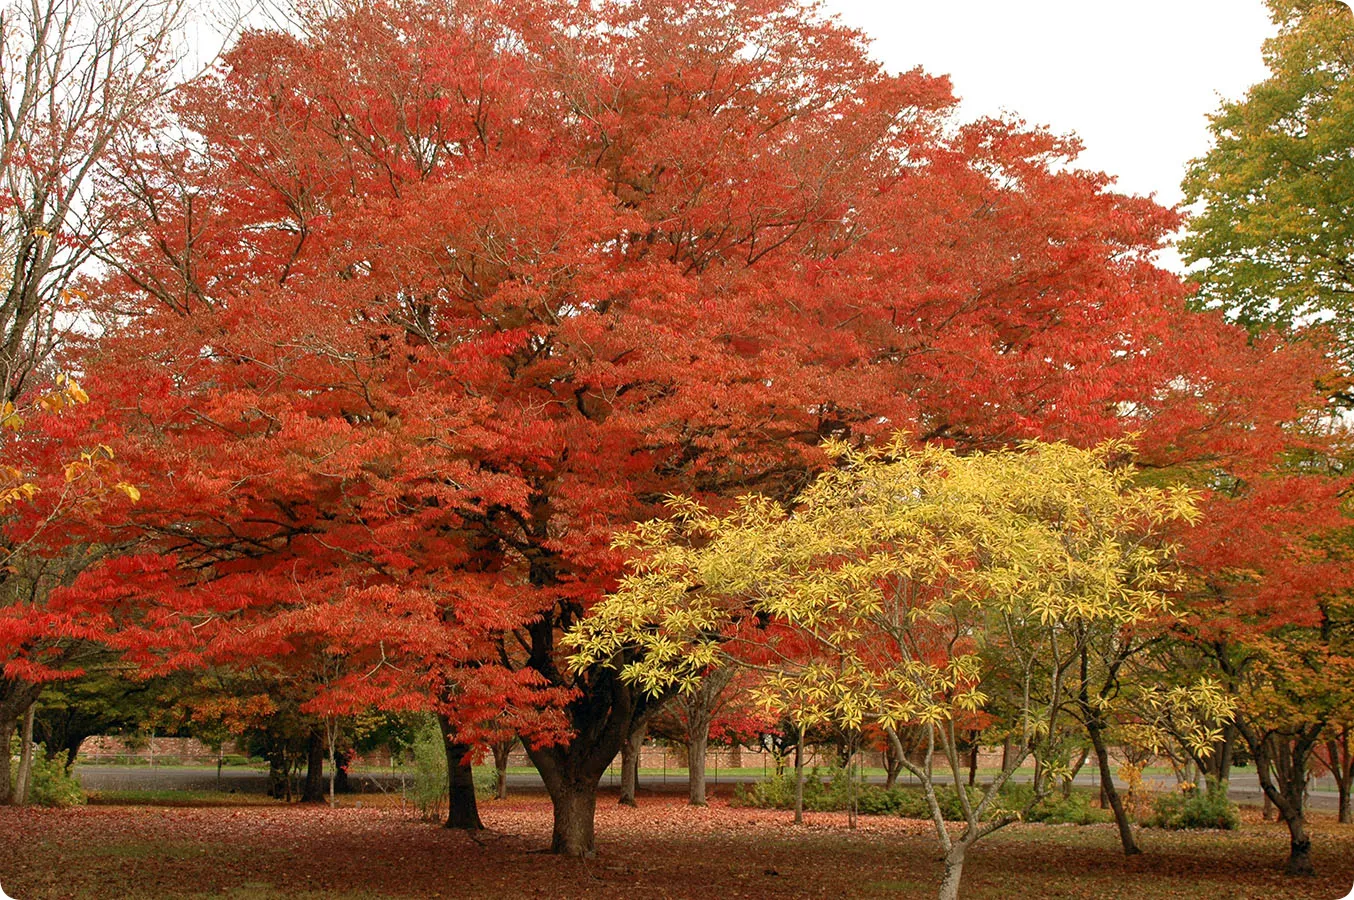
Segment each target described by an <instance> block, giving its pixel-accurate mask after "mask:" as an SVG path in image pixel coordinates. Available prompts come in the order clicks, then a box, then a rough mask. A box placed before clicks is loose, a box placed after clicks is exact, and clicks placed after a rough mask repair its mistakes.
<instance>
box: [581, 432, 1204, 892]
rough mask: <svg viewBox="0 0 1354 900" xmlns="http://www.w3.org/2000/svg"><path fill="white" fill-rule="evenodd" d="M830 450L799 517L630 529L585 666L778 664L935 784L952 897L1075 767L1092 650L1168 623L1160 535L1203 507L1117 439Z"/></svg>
mask: <svg viewBox="0 0 1354 900" xmlns="http://www.w3.org/2000/svg"><path fill="white" fill-rule="evenodd" d="M828 450H829V452H830V453H831V455H832V456H833V457H834V458H835V460H836V462H837V465H836V466H835V467H834V468H833V469H832V470H831V471H829V472H827V473H825V474H823V475H821V476H820V477H819V478H818V479H817V480H816V481H814V482H813V483H812V484H811V485H810V486H809V487H808V488H807V489H805V491H804V492H803V493H802V495H801V496H800V498H799V502H798V504H797V505H796V506H795V507H794V508H793V509H785V508H783V507H781V506H779V505H778V504H776V503H773V502H771V501H769V500H767V499H764V498H761V497H756V496H752V497H747V498H744V499H743V500H741V501H740V502H739V504H738V505H737V506H736V507H735V508H734V509H733V510H732V511H730V512H729V513H727V514H726V515H722V516H720V515H715V514H712V513H711V512H709V511H707V510H706V509H704V508H703V507H701V506H700V505H699V504H697V503H694V502H692V501H690V500H685V499H681V498H675V497H674V498H671V499H670V501H669V504H668V505H669V508H670V510H671V513H672V515H671V517H670V518H668V519H666V520H661V521H651V522H648V523H645V524H643V525H640V526H638V527H637V528H635V529H634V530H633V531H631V532H629V533H627V534H626V535H625V536H623V537H622V538H621V539H620V541H619V543H620V545H621V546H623V547H626V548H628V549H629V550H631V551H632V552H633V563H632V571H631V574H629V575H628V576H627V577H626V578H625V579H624V580H623V581H622V582H621V584H620V585H619V586H618V589H617V590H616V591H615V592H614V593H613V594H612V595H611V596H610V597H609V598H608V599H607V600H606V601H605V602H604V603H602V604H600V605H599V606H598V607H597V608H596V609H595V611H594V612H593V613H592V614H591V616H590V617H589V618H588V619H587V620H585V622H584V623H583V624H582V626H581V627H579V628H578V629H576V630H575V631H574V632H573V633H572V634H571V635H570V638H569V640H570V642H571V644H572V647H573V652H574V654H575V655H574V657H573V663H574V664H575V665H576V666H579V667H583V666H586V665H589V664H593V663H596V662H598V661H606V660H609V659H614V660H620V659H621V658H622V651H627V652H626V654H625V658H629V659H631V660H633V661H631V662H629V663H626V664H625V665H624V666H623V667H622V669H621V674H622V677H623V678H624V679H626V680H628V681H630V682H632V683H635V684H638V685H641V686H643V688H644V689H645V690H647V691H649V692H651V693H654V694H661V693H667V692H671V691H674V690H677V691H690V690H693V689H694V688H695V686H696V685H697V684H698V683H699V681H700V679H701V677H702V676H703V675H704V673H705V672H707V671H708V670H709V669H710V668H711V667H712V666H715V665H716V664H718V663H721V662H725V661H727V660H728V659H730V658H733V659H736V660H738V661H739V662H741V663H742V664H745V665H754V666H760V667H763V668H764V669H766V670H767V671H768V677H767V680H766V685H767V686H766V688H765V689H764V690H763V691H762V692H761V698H762V700H763V702H765V703H766V704H767V705H768V706H770V707H772V708H773V709H777V710H783V711H792V712H793V713H794V715H795V716H796V717H797V718H798V719H801V720H807V719H815V718H816V719H821V720H826V721H831V722H832V723H834V724H836V725H838V726H841V727H843V728H847V729H858V728H860V727H861V726H863V725H874V726H877V727H879V728H881V729H882V730H883V731H884V732H885V733H886V734H887V735H888V736H889V739H890V741H891V742H892V743H893V744H894V750H895V752H896V753H897V755H898V757H899V758H900V759H902V760H903V764H904V765H905V766H906V767H907V769H908V770H909V771H910V772H911V773H912V774H913V775H914V776H916V778H917V779H918V780H919V781H920V783H921V785H922V786H923V789H924V791H925V794H926V798H927V802H928V806H929V808H930V811H931V817H932V819H933V820H934V824H935V832H936V836H937V839H938V840H939V842H940V845H941V847H942V849H943V851H944V853H945V872H944V875H943V878H942V883H941V888H940V896H941V898H942V900H944V898H954V897H957V896H958V889H959V883H960V877H961V874H962V871H963V865H964V859H965V854H966V852H967V851H968V849H969V848H970V847H971V846H972V845H973V844H974V843H975V842H976V841H978V840H979V839H980V838H982V837H983V836H985V835H987V834H990V833H991V832H993V831H995V830H997V829H998V828H1001V827H1003V826H1004V825H1007V824H1009V823H1011V822H1014V821H1017V820H1019V819H1020V817H1021V816H1022V815H1023V814H1024V813H1025V812H1027V811H1028V809H1029V808H1030V807H1032V806H1033V804H1035V803H1037V802H1038V801H1039V800H1040V799H1042V797H1043V796H1044V794H1045V793H1046V792H1047V791H1048V789H1049V787H1050V785H1051V784H1052V783H1053V781H1054V779H1056V778H1057V777H1059V776H1060V775H1061V774H1062V770H1063V769H1065V768H1066V766H1067V763H1066V757H1065V756H1064V755H1063V754H1062V752H1061V749H1060V748H1058V747H1057V746H1056V744H1057V743H1058V742H1059V737H1058V736H1059V733H1060V731H1062V729H1063V728H1064V725H1065V723H1064V721H1063V720H1064V718H1065V717H1067V716H1069V715H1070V713H1071V711H1072V710H1073V708H1074V707H1075V703H1076V697H1075V696H1073V695H1072V694H1071V692H1070V690H1069V687H1070V685H1071V682H1072V679H1071V677H1070V675H1071V672H1072V669H1073V667H1076V666H1079V665H1080V662H1081V660H1082V659H1083V651H1085V650H1086V649H1087V648H1088V646H1089V645H1090V644H1092V643H1093V642H1096V641H1100V640H1105V639H1106V636H1112V635H1114V634H1116V633H1119V632H1121V631H1122V630H1123V629H1126V628H1132V627H1134V626H1135V625H1137V624H1138V623H1141V622H1144V621H1148V620H1151V621H1154V622H1161V621H1163V620H1166V621H1168V620H1169V618H1170V616H1171V609H1170V605H1169V603H1168V600H1167V599H1166V593H1167V592H1168V591H1169V590H1170V589H1171V588H1173V587H1174V586H1175V585H1176V584H1177V581H1178V575H1177V573H1176V571H1175V567H1174V565H1173V559H1172V547H1171V546H1170V545H1169V543H1167V542H1166V541H1165V540H1164V539H1163V534H1164V531H1165V528H1166V526H1167V524H1168V523H1170V522H1172V521H1173V520H1185V521H1187V522H1192V521H1193V520H1194V519H1195V518H1196V517H1197V513H1196V510H1195V505H1194V498H1193V496H1192V495H1191V494H1190V493H1189V492H1188V491H1186V490H1183V489H1176V488H1155V487H1135V486H1134V483H1133V478H1134V471H1133V468H1132V466H1131V465H1128V464H1127V462H1126V460H1127V458H1128V456H1129V448H1128V447H1127V445H1125V444H1123V443H1122V442H1111V443H1106V444H1104V445H1101V446H1099V447H1096V448H1094V449H1089V450H1086V449H1078V448H1075V447H1071V446H1068V445H1065V444H1046V443H1030V444H1025V445H1022V446H1020V447H1019V448H1016V449H1013V450H1007V451H999V452H992V453H981V454H973V455H968V456H960V455H958V454H956V453H953V452H951V451H949V450H946V449H943V448H940V447H934V446H923V447H914V446H911V445H910V444H909V442H908V441H907V440H906V439H905V438H903V437H899V438H897V439H895V440H894V441H893V442H891V443H889V444H888V445H886V446H881V447H877V448H873V449H868V450H864V451H857V450H851V449H849V448H847V447H846V446H844V445H841V444H831V445H829V447H828ZM998 691H1000V692H1001V693H1002V694H1003V696H1004V698H1005V699H1004V701H1003V702H1002V703H1000V704H995V703H991V702H990V700H989V698H990V697H991V696H992V695H993V694H994V693H995V692H998ZM1011 697H1014V698H1015V700H1014V702H1012V700H1011V699H1010V698H1011ZM1185 699H1186V701H1187V700H1188V698H1185ZM984 716H988V717H991V716H1003V717H1005V718H1006V721H1003V722H1000V723H998V724H1000V725H1002V727H1003V728H1005V729H1008V730H1010V731H1011V732H1012V733H1013V734H1014V735H1015V741H1014V752H1012V753H1010V754H1009V756H1008V757H1007V761H1006V764H1005V766H1004V767H1003V769H1002V771H1000V772H999V773H998V774H997V775H996V777H995V778H994V779H993V781H992V782H991V783H990V784H988V785H986V786H984V787H983V788H982V789H981V790H978V791H975V792H973V793H972V794H970V793H968V792H966V791H963V790H958V791H957V794H958V796H957V800H958V802H959V805H960V807H961V808H962V811H963V827H962V828H961V829H959V830H957V831H954V832H952V831H950V830H948V829H947V828H946V825H945V822H944V820H943V816H942V811H941V804H940V798H939V797H938V791H941V790H954V789H955V787H954V786H956V785H959V784H960V783H961V769H962V765H963V764H962V762H961V755H960V744H961V742H962V740H963V732H964V729H965V728H966V727H968V726H969V725H970V724H971V723H972V722H973V721H975V720H976V719H980V718H982V717H984ZM903 728H911V729H920V730H921V731H922V732H923V734H924V739H923V746H924V748H925V752H924V756H923V757H922V758H921V759H913V758H909V757H908V755H907V754H906V753H904V752H903V748H902V746H901V742H900V739H899V731H900V729H903ZM1216 737H1217V735H1216V734H1214V733H1212V732H1210V731H1209V730H1208V729H1202V730H1201V733H1200V734H1199V736H1198V739H1199V740H1200V741H1212V740H1216ZM1031 756H1034V757H1035V758H1036V759H1037V760H1038V761H1039V765H1037V766H1036V767H1035V775H1034V780H1035V783H1034V790H1033V792H1032V793H1028V792H1027V793H1023V794H1021V796H1022V798H1023V800H1022V802H1021V803H1019V804H1012V803H1011V801H1010V800H1009V798H1008V796H1007V795H1004V794H1003V792H1002V788H1003V786H1004V785H1005V784H1006V783H1007V782H1008V781H1009V780H1010V778H1011V776H1012V775H1013V774H1014V773H1015V772H1016V770H1017V769H1019V768H1020V767H1021V765H1022V764H1023V763H1024V762H1025V761H1026V760H1028V759H1029V758H1030V757H1031Z"/></svg>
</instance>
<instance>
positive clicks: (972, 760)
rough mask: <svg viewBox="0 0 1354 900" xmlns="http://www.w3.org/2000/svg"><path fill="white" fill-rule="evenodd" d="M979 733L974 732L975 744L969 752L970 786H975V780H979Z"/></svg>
mask: <svg viewBox="0 0 1354 900" xmlns="http://www.w3.org/2000/svg"><path fill="white" fill-rule="evenodd" d="M978 735H979V732H976V731H975V732H973V746H972V747H970V748H969V754H968V786H969V787H973V785H974V782H976V781H977V780H978Z"/></svg>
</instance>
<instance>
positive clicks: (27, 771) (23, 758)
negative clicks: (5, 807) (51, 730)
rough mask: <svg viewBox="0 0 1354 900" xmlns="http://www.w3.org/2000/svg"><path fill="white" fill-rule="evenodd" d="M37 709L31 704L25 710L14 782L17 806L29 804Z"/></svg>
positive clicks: (15, 803)
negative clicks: (16, 775) (35, 713)
mask: <svg viewBox="0 0 1354 900" xmlns="http://www.w3.org/2000/svg"><path fill="white" fill-rule="evenodd" d="M36 708H37V704H36V703H30V704H28V709H26V710H24V724H23V730H22V732H21V733H20V735H19V775H18V777H17V778H16V779H15V781H14V805H15V806H23V805H24V804H26V803H27V802H28V789H29V785H30V784H31V782H32V781H33V714H34V711H35V710H36Z"/></svg>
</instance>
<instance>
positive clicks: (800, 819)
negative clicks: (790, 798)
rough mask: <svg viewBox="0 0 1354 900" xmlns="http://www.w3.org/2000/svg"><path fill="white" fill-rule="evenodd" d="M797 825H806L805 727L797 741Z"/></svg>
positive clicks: (801, 726)
mask: <svg viewBox="0 0 1354 900" xmlns="http://www.w3.org/2000/svg"><path fill="white" fill-rule="evenodd" d="M795 824H796V825H803V824H804V726H803V725H800V726H799V735H798V737H797V738H796V740H795Z"/></svg>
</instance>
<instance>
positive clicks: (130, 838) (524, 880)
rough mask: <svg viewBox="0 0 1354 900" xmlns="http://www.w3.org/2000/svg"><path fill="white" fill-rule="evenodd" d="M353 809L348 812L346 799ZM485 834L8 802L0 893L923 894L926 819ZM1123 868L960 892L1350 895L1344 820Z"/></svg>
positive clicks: (706, 817) (609, 801)
mask: <svg viewBox="0 0 1354 900" xmlns="http://www.w3.org/2000/svg"><path fill="white" fill-rule="evenodd" d="M346 802H348V803H352V802H354V801H352V800H348V801H346ZM482 815H483V817H484V820H485V823H486V825H487V826H488V828H489V830H488V831H487V832H484V833H482V834H479V835H477V836H474V837H471V836H468V835H466V834H463V833H460V832H454V831H448V830H446V829H443V828H438V827H435V826H433V825H429V824H426V823H423V822H420V821H418V820H417V819H415V818H414V817H413V816H412V814H411V813H409V812H405V811H402V810H400V809H399V808H397V807H378V806H373V805H371V802H370V801H368V803H366V804H364V806H363V807H361V808H355V807H353V806H346V807H343V808H339V809H327V808H316V807H301V806H290V807H288V806H281V805H278V806H271V807H258V806H254V807H240V808H228V807H211V808H181V807H119V806H91V807H85V808H81V809H73V810H59V811H57V810H40V809H9V808H0V885H2V886H3V887H4V890H5V891H6V892H7V893H8V894H9V895H11V896H12V897H14V898H16V900H40V898H61V900H66V898H72V900H77V898H91V900H92V898H98V900H107V898H111V897H118V898H131V900H136V898H147V900H149V898H155V900H162V898H204V900H205V898H230V900H255V898H258V900H263V898H275V897H297V898H308V900H320V898H338V900H357V898H385V897H392V898H406V897H407V898H413V897H419V898H426V897H477V898H478V897H494V898H509V897H512V898H516V897H552V898H553V897H634V896H649V897H768V898H769V897H776V898H785V897H820V896H821V897H897V898H913V897H916V898H930V897H932V896H934V892H935V888H936V884H937V881H938V876H939V869H938V854H937V851H936V850H935V844H934V838H933V836H932V835H931V833H930V831H929V826H928V825H927V824H926V823H923V822H915V821H906V820H901V819H886V818H862V819H861V821H860V826H859V828H858V829H857V830H856V831H854V832H851V831H849V830H848V829H847V823H846V817H845V815H844V814H825V813H820V814H810V815H809V817H808V825H807V827H802V828H795V827H794V826H793V825H792V824H791V823H790V819H789V815H788V814H786V813H782V812H775V811H765V810H750V809H739V808H730V807H729V806H727V805H725V804H724V803H723V802H722V801H715V803H714V805H712V806H711V807H709V808H707V809H694V808H691V807H688V806H685V805H684V804H683V803H682V802H681V800H680V798H677V797H672V796H655V797H651V798H641V807H640V808H639V809H638V810H632V809H626V808H622V807H617V806H616V805H615V799H614V796H613V797H603V799H602V801H601V802H600V804H599V809H598V841H599V849H600V853H599V855H598V856H597V857H596V858H594V859H590V860H569V859H560V858H557V857H554V856H551V855H549V854H547V853H542V852H540V851H541V848H543V847H544V846H546V844H547V843H548V841H549V835H550V806H549V803H548V802H547V801H546V800H545V798H544V797H521V798H514V799H509V800H507V801H503V802H487V803H484V804H483V806H482ZM1143 844H1144V845H1145V847H1146V849H1147V853H1146V855H1144V856H1141V857H1137V858H1133V859H1126V858H1124V857H1123V856H1122V855H1121V854H1120V853H1119V852H1118V849H1117V843H1116V840H1115V834H1114V832H1113V830H1112V829H1111V828H1110V827H1108V826H1092V827H1087V828H1076V827H1070V826H1061V827H1059V826H1054V827H1047V826H1038V825H1022V826H1015V827H1012V828H1010V829H1008V830H1006V831H1004V832H1002V833H1000V834H998V835H995V836H993V837H992V838H990V839H989V840H988V841H987V842H985V843H984V844H981V845H979V847H978V849H977V850H976V852H975V854H974V857H973V859H972V861H971V863H970V865H969V866H968V868H967V871H966V872H965V883H966V884H965V888H966V890H965V892H964V896H965V897H966V898H969V900H981V898H991V900H996V898H1003V900H1006V898H1013V897H1030V898H1059V897H1061V898H1101V897H1104V898H1125V900H1127V898H1133V900H1151V898H1167V897H1171V898H1196V897H1197V898H1217V900H1228V898H1234V900H1240V898H1263V900H1278V898H1320V900H1336V898H1343V897H1344V896H1345V895H1346V894H1347V893H1349V891H1350V888H1351V885H1352V884H1354V827H1349V826H1337V825H1336V824H1335V823H1334V822H1333V821H1330V820H1320V821H1319V822H1318V830H1317V834H1316V837H1315V850H1314V858H1315V862H1316V865H1317V868H1318V870H1319V871H1320V873H1321V874H1320V876H1319V877H1318V878H1316V879H1307V880H1293V879H1289V878H1286V877H1284V876H1283V875H1282V874H1280V871H1279V870H1280V864H1281V862H1282V859H1283V855H1284V851H1285V848H1286V839H1285V833H1284V832H1283V831H1282V829H1281V828H1280V827H1279V826H1276V825H1273V824H1268V823H1261V822H1258V821H1256V820H1255V817H1254V816H1250V817H1249V820H1248V822H1247V823H1246V825H1245V826H1244V827H1243V828H1242V829H1241V830H1240V831H1239V832H1235V833H1227V834H1216V833H1186V834H1179V833H1163V832H1154V831H1148V832H1145V833H1144V835H1143Z"/></svg>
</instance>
